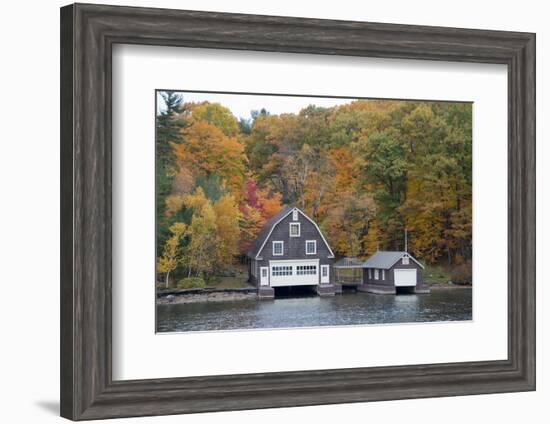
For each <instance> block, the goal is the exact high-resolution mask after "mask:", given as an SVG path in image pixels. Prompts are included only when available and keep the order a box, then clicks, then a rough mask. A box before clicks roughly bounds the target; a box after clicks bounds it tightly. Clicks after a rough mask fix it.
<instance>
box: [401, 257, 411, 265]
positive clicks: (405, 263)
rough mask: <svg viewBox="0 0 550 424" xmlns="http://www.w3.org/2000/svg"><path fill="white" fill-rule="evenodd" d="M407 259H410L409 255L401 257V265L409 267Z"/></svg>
mask: <svg viewBox="0 0 550 424" xmlns="http://www.w3.org/2000/svg"><path fill="white" fill-rule="evenodd" d="M409 259H410V256H409V255H403V257H402V258H401V263H402V264H403V265H409Z"/></svg>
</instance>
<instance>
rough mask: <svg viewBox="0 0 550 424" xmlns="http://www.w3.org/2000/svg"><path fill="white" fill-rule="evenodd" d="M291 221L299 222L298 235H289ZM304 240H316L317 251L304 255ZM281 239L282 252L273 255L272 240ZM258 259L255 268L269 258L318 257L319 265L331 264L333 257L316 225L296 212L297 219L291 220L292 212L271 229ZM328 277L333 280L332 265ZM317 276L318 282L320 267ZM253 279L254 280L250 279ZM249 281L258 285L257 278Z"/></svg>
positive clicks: (264, 264) (267, 261)
mask: <svg viewBox="0 0 550 424" xmlns="http://www.w3.org/2000/svg"><path fill="white" fill-rule="evenodd" d="M291 222H299V223H300V236H299V237H290V226H289V224H290V223H291ZM306 240H316V242H317V253H316V254H315V255H306ZM274 241H282V242H284V246H283V254H282V255H275V256H274V255H273V242H274ZM258 256H259V258H261V259H258V260H255V262H256V264H257V265H256V266H257V269H259V267H261V266H267V267H268V266H269V261H270V260H272V261H273V260H275V261H280V260H297V259H311V260H314V259H319V265H332V263H333V262H334V259H333V258H332V257H331V256H332V254H331V252H330V250H329V249H328V247H327V245H326V243H325V242H324V240H323V237H322V236H321V234H320V233H319V231H318V230H317V227H316V226H315V225H314V224H313V223H312V222H311V221H310V220H309V219H307V218H306V217H305V216H304V215H302V214H301V213H298V220H297V221H293V220H292V213H290V214H288V215H287V216H286V217H285V218H283V219H282V220H281V222H279V223H278V224H276V225H275V226H274V227H273V231H272V232H271V234H270V235H269V237H268V238H267V240H266V243H265V245H264V247H263V248H262V249H261V250H260V252H259V255H258ZM329 277H330V280H329V281H330V282H331V283H332V282H333V269H332V266H331V267H330V268H329ZM317 278H318V279H319V283H320V267H319V270H318V272H317ZM252 280H254V281H252ZM251 282H253V283H254V284H256V285H258V284H259V278H254V277H252V278H251Z"/></svg>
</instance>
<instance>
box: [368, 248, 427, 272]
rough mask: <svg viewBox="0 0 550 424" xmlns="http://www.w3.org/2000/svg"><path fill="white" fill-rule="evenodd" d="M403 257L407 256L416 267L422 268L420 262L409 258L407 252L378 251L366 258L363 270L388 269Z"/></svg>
mask: <svg viewBox="0 0 550 424" xmlns="http://www.w3.org/2000/svg"><path fill="white" fill-rule="evenodd" d="M404 255H408V256H409V258H411V259H412V260H413V261H415V262H416V263H417V264H418V265H420V266H421V267H422V268H424V265H422V264H421V263H420V262H418V261H417V260H416V259H415V258H413V257H412V256H411V254H410V253H407V252H403V251H401V252H399V251H383V250H380V251H378V252H376V253H375V254H374V255H372V256H371V257H370V258H368V259H367V260H366V261H365V263H363V268H379V269H390V268H391V267H392V266H394V265H395V263H396V262H397V261H398V260H399V259H401V258H402V257H403V256H404Z"/></svg>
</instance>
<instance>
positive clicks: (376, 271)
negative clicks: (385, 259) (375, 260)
mask: <svg viewBox="0 0 550 424" xmlns="http://www.w3.org/2000/svg"><path fill="white" fill-rule="evenodd" d="M374 279H375V280H378V269H375V270H374Z"/></svg>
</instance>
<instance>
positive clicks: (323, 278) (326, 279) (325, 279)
mask: <svg viewBox="0 0 550 424" xmlns="http://www.w3.org/2000/svg"><path fill="white" fill-rule="evenodd" d="M325 269H326V270H327V275H326V276H323V271H324V270H325ZM320 277H321V283H322V284H327V283H330V265H321V272H320Z"/></svg>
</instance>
